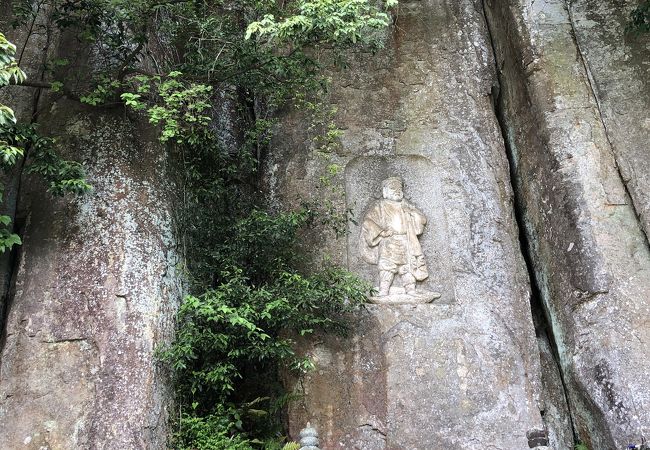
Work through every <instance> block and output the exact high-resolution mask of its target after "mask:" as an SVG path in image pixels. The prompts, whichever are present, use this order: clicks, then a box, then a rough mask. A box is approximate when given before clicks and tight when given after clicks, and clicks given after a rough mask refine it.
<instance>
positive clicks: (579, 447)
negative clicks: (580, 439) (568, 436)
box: [575, 443, 589, 450]
mask: <svg viewBox="0 0 650 450" xmlns="http://www.w3.org/2000/svg"><path fill="white" fill-rule="evenodd" d="M575 450H589V447H587V446H586V445H585V444H581V443H578V444H576V445H575Z"/></svg>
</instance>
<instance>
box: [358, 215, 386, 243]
mask: <svg viewBox="0 0 650 450" xmlns="http://www.w3.org/2000/svg"><path fill="white" fill-rule="evenodd" d="M382 231H383V228H382V227H381V211H380V207H379V205H375V206H373V207H372V209H371V210H370V211H369V212H368V214H366V217H365V218H364V219H363V224H362V225H361V233H362V235H363V239H364V240H365V242H366V244H367V245H368V246H369V247H375V246H377V245H379V242H380V241H381V232H382Z"/></svg>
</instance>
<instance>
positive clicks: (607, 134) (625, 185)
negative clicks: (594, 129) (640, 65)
mask: <svg viewBox="0 0 650 450" xmlns="http://www.w3.org/2000/svg"><path fill="white" fill-rule="evenodd" d="M564 5H565V8H566V11H567V15H568V16H569V26H570V27H571V37H572V39H573V42H574V44H575V48H576V50H577V52H578V57H579V58H580V64H581V65H582V67H583V69H584V71H585V73H586V74H587V76H586V79H587V84H588V87H589V92H591V96H592V98H593V99H594V102H595V103H596V109H597V111H598V120H599V121H600V123H601V124H602V125H603V130H605V139H606V140H607V145H608V146H609V151H610V152H611V154H612V159H613V160H614V167H615V168H616V172H617V173H618V176H619V178H620V179H621V184H622V185H623V188H624V189H625V193H626V195H627V198H628V199H629V201H630V206H631V207H632V210H633V211H634V215H635V216H636V218H637V221H638V223H639V228H640V229H641V232H642V233H643V236H644V237H645V242H646V245H648V246H650V240H649V238H648V230H646V229H645V227H644V226H643V220H642V218H641V214H639V208H638V207H637V205H636V204H635V202H634V197H633V196H632V193H631V192H630V188H629V186H628V181H629V180H626V178H625V177H624V176H623V173H622V172H621V167H620V164H619V161H618V158H617V157H616V152H615V151H614V146H613V144H612V140H611V137H610V131H609V129H608V127H607V122H606V121H605V118H604V117H603V110H602V105H601V102H600V98H599V96H598V93H597V92H596V88H595V86H594V84H595V82H594V78H593V75H592V73H591V69H590V67H589V64H588V62H587V59H586V58H585V55H584V53H583V51H582V46H581V45H580V40H579V39H578V34H577V33H576V26H575V20H574V18H573V11H572V10H571V3H570V1H569V2H565V4H564Z"/></svg>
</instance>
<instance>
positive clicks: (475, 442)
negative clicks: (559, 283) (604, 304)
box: [267, 0, 544, 450]
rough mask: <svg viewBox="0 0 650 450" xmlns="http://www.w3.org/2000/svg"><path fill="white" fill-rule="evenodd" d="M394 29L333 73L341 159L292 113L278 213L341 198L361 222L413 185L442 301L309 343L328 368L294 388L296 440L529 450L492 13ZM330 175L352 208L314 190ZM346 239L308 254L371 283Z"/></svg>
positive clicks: (365, 318)
mask: <svg viewBox="0 0 650 450" xmlns="http://www.w3.org/2000/svg"><path fill="white" fill-rule="evenodd" d="M396 20H397V22H396V26H395V33H394V35H392V36H391V37H390V38H389V40H388V42H387V45H386V49H385V50H384V51H383V52H382V53H381V54H380V55H379V56H377V57H374V58H370V57H368V55H359V56H358V58H356V59H354V60H353V61H352V62H351V67H350V69H349V70H348V71H346V72H345V73H336V74H333V76H334V87H333V88H332V100H333V101H334V103H335V104H336V105H337V107H338V114H337V117H336V122H337V124H339V125H340V126H342V127H343V128H344V135H343V137H342V148H341V149H340V151H339V152H338V153H337V154H331V155H329V156H328V157H326V158H324V157H322V156H320V155H318V154H317V153H316V152H315V151H314V150H313V148H310V141H309V137H308V136H307V134H306V133H305V132H304V131H302V130H305V128H306V127H305V126H303V125H301V123H304V120H305V119H304V118H301V117H300V116H299V115H298V114H293V115H288V116H287V117H285V119H284V122H283V127H282V128H281V129H280V130H279V136H281V137H280V138H279V140H278V141H276V142H275V147H276V151H277V152H276V153H275V156H274V157H273V158H272V159H271V160H270V161H269V162H268V166H267V167H268V170H267V178H268V183H269V186H270V187H269V190H270V192H271V194H272V195H274V196H276V197H275V198H277V199H278V203H279V202H280V201H285V202H286V201H288V202H291V201H294V202H298V201H299V199H300V198H310V196H311V197H314V198H319V201H321V202H322V201H326V200H331V201H333V202H334V204H335V205H338V206H339V207H340V208H341V209H345V208H346V207H347V208H351V209H352V210H353V212H354V213H355V216H356V218H357V220H360V219H361V217H362V213H363V211H364V210H365V208H367V207H368V204H369V203H371V202H372V200H374V198H368V196H369V195H372V196H377V195H379V194H380V192H377V186H379V185H380V183H381V180H382V179H384V178H385V177H386V176H392V175H398V176H401V177H403V179H404V182H405V188H404V191H405V194H406V197H407V198H408V199H409V201H411V202H413V203H414V204H415V205H416V206H417V207H418V208H419V209H421V210H422V211H424V212H425V214H426V215H427V217H428V219H429V223H428V224H427V226H426V227H427V228H426V229H425V232H424V233H423V234H422V236H421V238H420V240H421V243H422V248H423V251H424V253H425V257H426V260H427V262H428V264H429V266H430V267H429V270H430V278H429V279H427V280H426V281H424V282H423V284H425V285H427V286H428V288H430V289H431V290H438V291H439V292H440V293H441V294H442V297H441V298H440V299H439V300H435V301H434V303H432V304H427V305H402V306H389V305H372V306H368V308H367V309H366V311H364V312H362V313H360V314H359V317H357V318H355V324H356V325H355V329H354V333H353V335H352V336H351V337H350V338H348V339H340V340H337V339H332V338H328V337H323V338H322V339H315V340H309V341H304V342H302V343H301V345H300V348H301V349H302V351H304V352H305V353H306V354H309V355H311V356H312V357H313V358H314V359H315V361H316V365H317V369H316V371H315V372H313V373H310V374H308V375H307V376H306V377H305V379H304V380H302V382H301V383H299V384H297V388H299V390H301V391H302V393H304V399H303V400H302V401H300V402H299V403H298V404H296V405H294V406H293V407H292V409H291V411H290V424H291V428H292V433H293V434H294V435H296V434H297V432H298V431H299V429H300V428H301V427H302V426H304V424H305V423H306V422H307V421H311V422H312V423H313V424H314V425H315V427H316V428H317V429H318V430H319V434H320V438H321V447H322V448H326V449H333V448H347V449H353V448H355V449H373V450H374V449H387V450H388V449H391V450H393V449H433V448H469V447H476V448H499V449H514V448H517V449H522V448H528V437H527V433H528V431H530V430H533V429H535V430H538V429H542V428H543V427H544V423H543V420H542V417H541V414H540V409H541V408H542V405H541V404H540V391H541V383H540V377H539V374H540V362H539V349H538V347H537V343H536V341H535V333H534V328H533V323H532V319H531V314H530V304H529V296H530V292H529V288H528V286H529V284H528V277H527V272H526V269H525V266H524V262H523V259H522V257H521V254H520V252H519V243H518V240H517V238H516V237H517V229H516V225H515V220H514V217H513V209H512V191H511V189H510V182H509V175H508V162H507V159H506V153H505V149H504V146H503V141H502V137H501V134H500V130H499V126H498V123H497V121H496V118H495V115H494V112H493V107H492V99H491V96H490V94H491V92H492V89H493V88H494V86H495V82H496V80H495V73H494V61H493V55H492V52H491V46H490V42H489V40H488V34H487V31H486V28H485V23H484V18H483V14H482V10H481V5H480V2H473V1H457V0H454V1H437V0H426V1H406V2H404V3H401V4H400V10H399V15H398V17H397V18H396ZM332 163H335V164H338V165H339V166H340V167H344V168H345V170H343V171H341V172H340V173H339V175H337V176H336V177H335V178H334V182H335V183H336V184H337V185H338V186H340V187H341V189H344V190H345V192H346V199H345V200H346V202H345V203H344V202H343V201H342V199H341V198H340V197H336V196H335V195H330V196H329V197H328V196H327V195H325V194H322V193H320V192H318V191H317V188H316V187H317V186H318V179H319V177H320V176H321V175H322V174H323V172H324V170H325V169H326V167H327V165H328V164H332ZM368 167H371V168H372V167H376V169H372V170H371V169H368ZM349 231H350V234H349V235H348V237H347V239H339V240H335V239H333V238H332V239H324V236H327V234H323V233H324V232H323V231H322V230H315V231H314V232H313V234H312V235H311V236H312V239H313V240H311V241H309V240H308V246H317V247H318V248H319V249H320V251H321V252H322V253H327V254H329V255H330V256H331V257H333V258H334V260H335V261H338V262H341V263H344V264H347V265H348V267H349V268H350V269H352V270H353V271H356V272H357V273H359V274H360V275H362V276H364V277H366V278H368V279H369V280H370V281H373V280H372V279H371V277H372V276H373V275H372V274H373V273H374V272H373V270H376V269H372V268H371V267H369V266H367V265H365V263H363V262H361V261H360V259H359V255H358V253H356V250H355V249H356V243H357V239H358V236H359V234H358V233H359V230H358V227H356V226H355V225H351V226H350V229H349ZM308 239H309V236H308Z"/></svg>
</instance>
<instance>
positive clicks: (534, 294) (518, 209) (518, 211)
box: [481, 0, 578, 442]
mask: <svg viewBox="0 0 650 450" xmlns="http://www.w3.org/2000/svg"><path fill="white" fill-rule="evenodd" d="M485 1H486V0H482V1H481V6H482V12H483V17H484V20H485V26H486V29H487V34H488V39H489V41H490V45H491V49H492V55H493V58H494V66H495V73H496V77H497V82H498V85H497V86H496V89H493V90H492V94H491V95H492V104H493V107H494V115H495V117H496V121H497V124H498V126H499V130H500V132H501V136H502V138H503V144H504V147H505V150H506V156H507V159H508V166H509V175H510V178H509V182H510V186H511V188H512V191H513V194H514V201H513V212H514V216H515V221H516V224H517V229H518V230H519V235H518V238H519V248H520V251H521V254H522V256H523V260H524V263H525V265H526V270H527V272H528V279H529V280H530V291H531V298H530V308H531V315H532V317H533V323H534V325H535V333H536V334H537V336H538V339H539V338H546V339H547V341H548V343H549V345H550V347H551V352H552V356H553V364H554V366H555V367H556V368H557V372H558V373H559V378H560V382H561V384H562V386H561V389H562V394H563V396H564V400H565V402H566V405H567V408H568V411H569V414H568V417H567V419H568V420H569V422H570V428H571V430H572V431H573V438H574V440H575V442H578V436H577V435H576V433H575V426H574V423H573V412H572V411H571V404H570V402H569V397H568V386H567V383H566V381H565V375H564V373H563V371H562V365H561V364H560V356H559V351H558V346H557V343H556V339H555V336H554V333H553V327H552V323H551V321H550V320H549V318H548V316H547V313H546V310H545V308H544V305H543V302H542V300H541V299H542V293H541V289H540V284H539V281H538V279H537V275H536V274H535V270H534V267H533V261H532V255H531V252H530V242H529V237H528V231H527V229H526V225H525V214H524V211H523V206H522V200H521V192H520V189H519V187H518V183H517V173H516V171H515V161H514V158H515V155H514V152H513V149H512V146H511V144H510V140H509V139H508V132H507V125H506V124H507V120H506V117H505V114H506V111H505V108H503V104H502V101H503V99H502V96H501V92H502V91H501V87H502V86H505V83H507V80H505V79H504V77H503V73H502V71H501V68H500V67H499V63H498V61H497V57H496V55H497V52H496V46H495V42H494V35H493V30H492V24H491V23H490V21H489V20H488V17H487V14H486V12H485V11H486V9H485V8H486V5H485ZM522 182H523V180H522ZM539 350H540V353H541V352H542V348H541V346H540V349H539ZM540 413H541V414H542V419H543V420H544V422H545V423H548V419H547V417H545V414H544V413H545V411H540Z"/></svg>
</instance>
